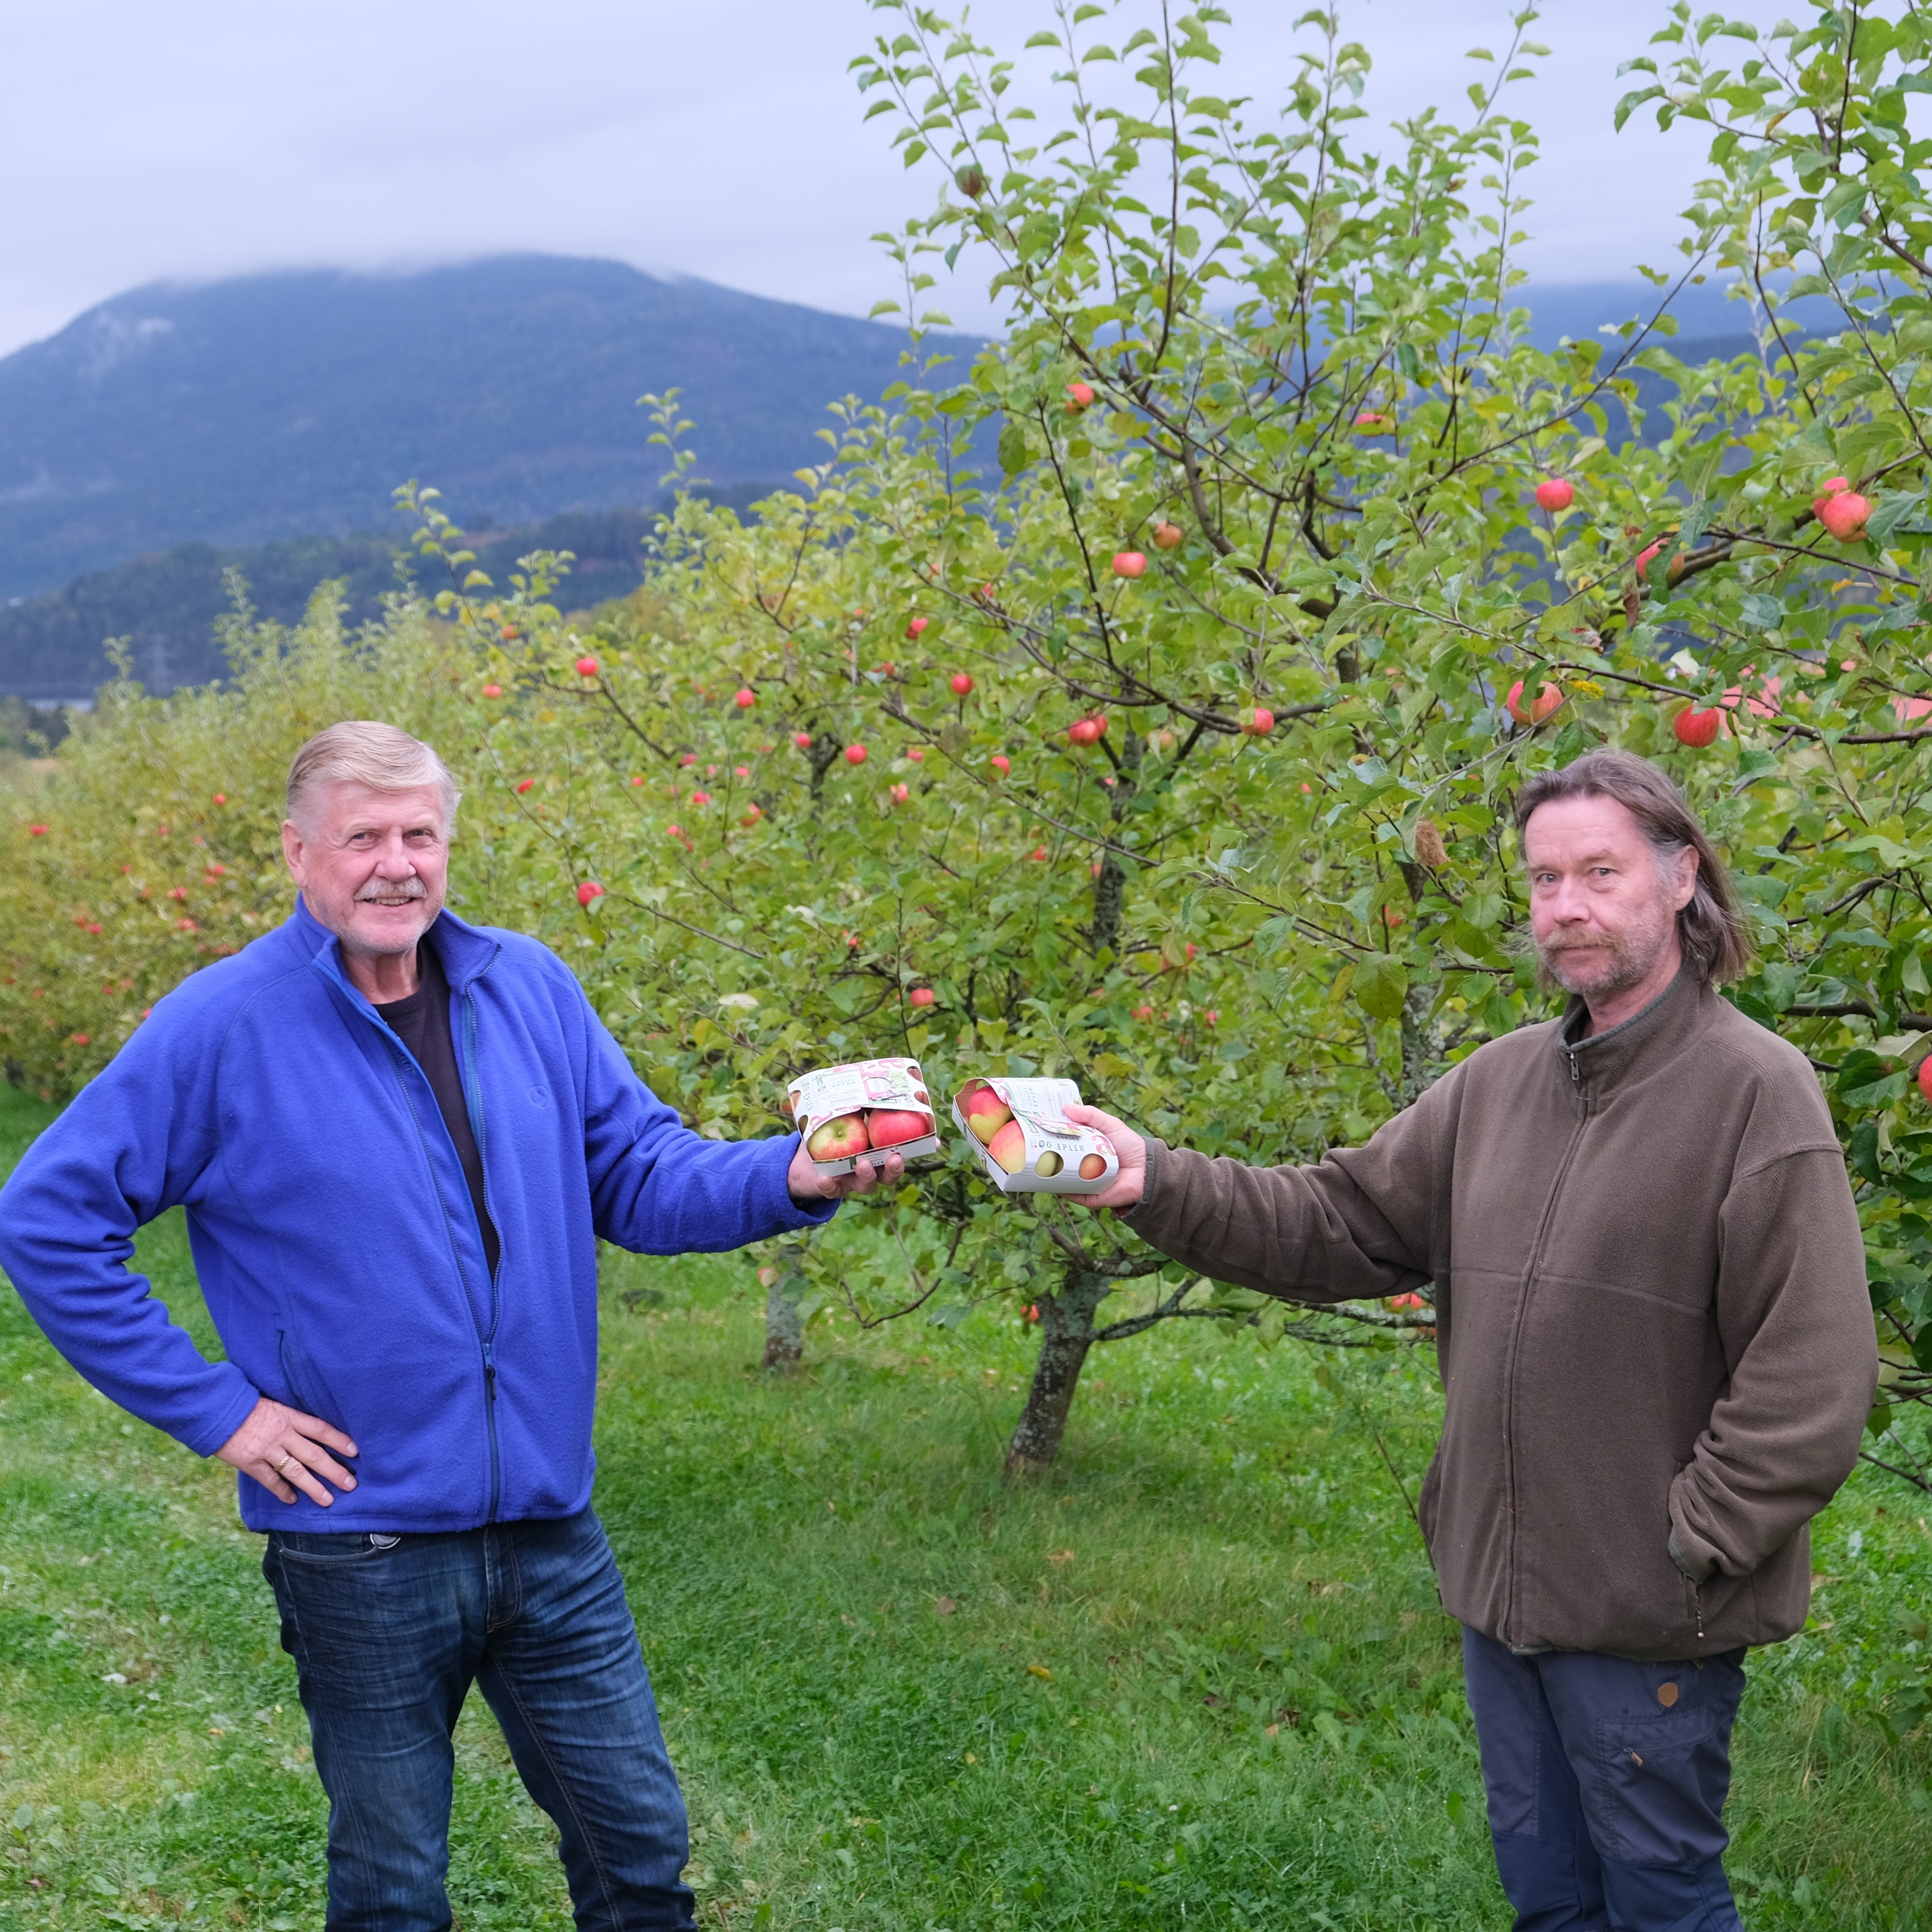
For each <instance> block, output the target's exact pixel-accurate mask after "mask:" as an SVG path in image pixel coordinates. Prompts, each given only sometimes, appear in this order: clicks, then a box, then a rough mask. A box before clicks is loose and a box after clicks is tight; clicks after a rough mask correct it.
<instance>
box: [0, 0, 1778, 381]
mask: <svg viewBox="0 0 1932 1932" xmlns="http://www.w3.org/2000/svg"><path fill="white" fill-rule="evenodd" d="M1149 10H1150V6H1149V4H1148V0H1123V4H1122V5H1121V9H1120V12H1121V15H1122V16H1124V17H1130V16H1131V17H1137V16H1139V15H1140V14H1142V13H1148V11H1149ZM1234 11H1235V15H1236V18H1235V23H1234V26H1232V28H1229V29H1228V30H1226V32H1225V34H1224V35H1223V39H1224V41H1225V43H1226V47H1227V49H1228V58H1227V59H1226V62H1224V64H1223V68H1222V69H1221V71H1220V74H1219V75H1218V76H1217V84H1219V85H1220V86H1223V87H1224V88H1226V89H1228V90H1229V91H1231V92H1236V91H1238V92H1242V93H1244V94H1248V95H1253V96H1255V97H1256V98H1257V99H1258V101H1262V102H1270V101H1274V100H1277V99H1279V98H1280V95H1281V94H1282V92H1283V89H1284V87H1285V86H1286V83H1287V82H1288V81H1289V79H1290V78H1291V77H1292V74H1293V73H1294V72H1295V67H1296V63H1297V56H1298V49H1300V48H1301V47H1302V46H1304V45H1306V44H1307V34H1306V33H1305V32H1304V33H1303V34H1297V33H1296V32H1295V30H1294V28H1293V27H1292V21H1293V20H1294V18H1295V16H1296V14H1297V13H1298V12H1299V11H1300V9H1299V7H1293V6H1289V5H1286V4H1283V0H1234ZM1748 12H1750V13H1752V14H1753V15H1754V16H1758V15H1760V14H1761V17H1764V18H1766V19H1769V17H1771V10H1770V9H1769V8H1764V9H1760V7H1758V6H1757V5H1755V4H1754V5H1751V7H1748ZM1663 17H1664V9H1663V7H1662V5H1661V4H1659V5H1658V6H1657V7H1656V8H1655V22H1656V23H1657V24H1661V23H1662V20H1663ZM894 20H895V17H894V16H892V15H891V14H889V13H879V12H877V11H875V10H873V9H872V8H871V7H869V6H868V5H865V4H864V0H705V4H704V5H702V6H697V7H693V6H691V5H688V4H682V3H681V4H679V5H670V4H668V0H547V5H545V6H544V7H543V8H541V9H540V10H538V9H532V8H531V7H529V6H527V5H524V4H523V0H517V4H515V5H511V4H509V0H466V4H463V5H460V6H459V5H455V4H452V0H420V4H418V5H415V6H412V7H398V6H396V5H394V4H393V0H383V4H382V5H376V4H372V0H332V4H331V5H329V6H328V7H308V8H299V9H298V8H290V7H248V8H245V7H237V6H236V5H233V0H170V4H169V5H168V6H166V7H155V6H154V5H151V0H68V5H64V6H62V7H17V8H14V9H13V10H11V12H10V16H9V18H8V20H7V23H6V26H5V38H4V40H0V46H5V52H6V55H7V71H8V75H9V82H10V86H9V90H8V117H9V127H8V139H7V143H6V151H5V158H4V160H0V170H4V185H3V187H0V205H4V206H5V208H6V209H7V241H8V246H7V248H6V249H5V251H4V265H0V352H4V350H7V349H10V348H12V347H17V345H18V344H20V343H21V342H23V341H28V340H31V339H32V338H34V337H37V336H40V335H45V334H47V333H49V332H52V330H54V329H57V328H58V327H59V326H62V324H64V323H66V322H67V321H68V320H70V319H71V317H73V316H74V314H77V313H78V312H79V311H80V310H82V309H83V308H86V307H87V306H89V305H91V304H92V303H93V302H97V301H99V300H101V299H104V298H105V297H106V296H110V295H112V294H115V293H118V292H119V291H121V290H124V289H126V288H128V287H133V286H135V285H136V284H140V283H142V282H145V281H150V280H154V279H159V278H208V277H214V276H219V275H227V274H232V273H236V272H243V271H246V270H249V269H260V268H268V267H283V266H311V265H319V264H326V263H340V264H342V265H344V266H355V267H363V268H368V267H375V266H384V265H388V264H400V263H423V262H429V261H437V260H460V259H462V258H463V257H469V256H472V255H475V254H486V253H493V252H496V251H504V250H514V249H525V248H535V249H545V250H550V251H559V252H564V253H581V254H594V255H601V256H608V257H615V258H617V259H619V260H625V261H628V262H631V263H635V264H637V266H640V267H645V268H651V269H658V270H660V271H661V270H665V269H670V270H676V271H682V272H685V273H688V274H691V275H700V276H703V277H705V278H707V279H709V280H711V281H718V282H721V283H724V284H727V285H730V286H732V287H738V288H742V289H746V290H751V291H753V292H754V293H759V294H763V295H769V296H781V297H784V298H786V299H790V300H793V301H799V302H807V303H810V304H812V305H815V306H818V307H821V308H829V309H833V310H838V311H844V312H846V313H849V314H863V313H865V311H866V310H867V309H868V308H870V307H871V305H872V303H873V302H874V301H876V300H877V299H880V297H881V296H889V295H891V294H892V293H895V289H894V286H893V273H892V269H891V266H890V265H889V263H886V261H885V260H883V257H882V256H881V254H880V251H879V250H878V249H877V247H876V246H875V245H874V244H873V243H872V242H871V240H870V239H869V238H870V237H871V236H872V235H873V234H874V233H875V232H877V231H878V230H880V229H892V228H895V227H897V226H899V225H900V224H901V223H903V222H904V220H906V219H907V217H910V216H911V215H913V214H917V213H920V212H922V211H925V210H926V208H928V207H929V206H930V205H931V202H932V196H933V194H934V193H935V186H936V180H935V175H933V173H932V172H931V171H930V169H927V170H926V171H922V170H920V169H913V170H912V171H910V172H908V171H907V170H906V169H904V168H903V167H901V165H900V162H899V160H898V156H897V155H896V154H895V153H893V152H892V150H891V148H890V147H889V136H888V134H887V133H886V128H887V127H889V123H886V122H880V121H874V122H873V123H871V124H870V125H867V124H865V123H864V122H863V121H862V111H863V105H864V104H862V102H861V101H860V99H859V96H858V95H857V93H856V89H855V88H854V85H853V80H852V77H851V76H850V74H848V73H847V62H849V61H850V58H851V57H852V55H853V54H855V53H856V52H859V51H860V50H862V49H864V48H865V47H866V46H868V44H869V43H870V42H871V37H872V36H873V35H874V34H877V32H879V31H881V30H882V28H885V29H889V28H891V27H892V25H893V23H894ZM1050 24H1051V13H1050V10H1049V8H1048V7H1047V6H1046V5H1045V4H1044V0H980V4H979V5H976V6H975V7H974V26H975V27H976V28H977V29H978V31H980V33H981V34H983V35H984V36H985V37H987V38H988V39H990V40H994V41H995V42H996V43H998V44H999V45H1000V46H1001V50H1002V52H1009V51H1010V52H1013V54H1015V55H1016V56H1018V57H1019V58H1020V59H1021V61H1022V74H1023V75H1024V76H1025V80H1024V81H1023V83H1022V84H1024V85H1026V86H1034V85H1035V84H1036V80H1035V77H1037V76H1040V75H1043V74H1045V73H1046V72H1047V71H1049V69H1050V66H1051V61H1050V58H1049V56H1046V55H1040V54H1032V55H1021V54H1020V52H1019V49H1020V46H1021V43H1022V42H1023V41H1024V40H1025V37H1026V35H1027V34H1028V32H1029V31H1032V30H1034V29H1035V28H1039V27H1040V26H1046V25H1050ZM1648 24H1649V22H1648V20H1647V18H1646V17H1638V18H1637V20H1636V21H1635V23H1633V17H1632V10H1628V9H1622V8H1616V7H1601V6H1595V5H1585V4H1583V0H1553V4H1552V5H1550V7H1548V8H1547V11H1546V12H1545V13H1544V17H1543V19H1542V20H1541V21H1540V22H1539V23H1538V26H1537V27H1536V28H1535V31H1536V33H1538V34H1539V35H1540V36H1541V37H1542V38H1543V39H1544V40H1546V41H1547V42H1549V43H1550V45H1551V46H1552V47H1553V49H1554V52H1553V57H1552V58H1550V60H1548V61H1547V62H1543V63H1541V65H1542V67H1543V68H1544V78H1543V79H1542V80H1541V81H1539V82H1538V83H1536V84H1535V85H1534V86H1531V87H1529V88H1527V89H1525V90H1524V91H1523V95H1522V104H1523V111H1524V112H1525V113H1526V114H1527V115H1528V116H1529V118H1531V119H1532V121H1534V122H1535V124H1537V125H1538V127H1540V129H1541V130H1542V133H1543V137H1544V158H1543V159H1542V160H1541V162H1540V163H1538V166H1536V167H1535V169H1534V170H1532V173H1531V175H1530V176H1529V180H1528V183H1527V186H1528V187H1529V191H1530V192H1532V193H1533V194H1534V196H1535V197H1536V202H1537V205H1536V206H1535V208H1534V209H1533V210H1532V212H1531V214H1530V216H1529V220H1528V221H1527V222H1526V224H1525V225H1526V226H1528V227H1529V228H1531V229H1533V230H1535V233H1536V235H1537V237H1538V239H1536V240H1535V242H1534V243H1533V244H1532V245H1531V247H1530V248H1529V249H1528V251H1526V262H1527V263H1528V264H1529V266H1530V267H1531V268H1532V271H1533V272H1534V273H1535V275H1537V277H1538V279H1540V280H1571V279H1591V280H1607V279H1611V278H1619V277H1622V276H1623V275H1626V274H1628V272H1629V271H1630V269H1631V264H1632V263H1634V261H1636V260H1638V259H1640V258H1644V259H1649V260H1653V261H1661V260H1665V259H1667V258H1668V257H1669V256H1670V252H1671V250H1672V247H1673V243H1674V242H1675V239H1676V234H1677V232H1678V223H1677V221H1676V210H1677V209H1678V208H1679V207H1680V206H1681V205H1683V203H1684V202H1685V201H1686V200H1688V191H1689V188H1690V185H1691V182H1692V181H1694V179H1695V178H1696V177H1697V173H1698V172H1699V163H1700V160H1701V157H1702V154H1703V145H1704V134H1703V130H1698V129H1696V128H1694V127H1686V128H1685V129H1682V130H1673V132H1672V133H1670V135H1668V136H1660V135H1659V134H1658V133H1657V131H1656V130H1655V127H1654V126H1652V127H1638V126H1637V125H1636V124H1633V126H1632V127H1631V128H1630V129H1629V130H1627V131H1626V132H1625V133H1624V134H1623V135H1622V136H1616V135H1614V134H1613V133H1612V131H1611V128H1610V113H1611V109H1612V107H1613V104H1614V102H1615V101H1616V98H1617V96H1618V95H1619V93H1621V92H1622V91H1623V89H1625V87H1627V86H1629V84H1630V83H1628V81H1625V80H1618V79H1617V78H1616V74H1615V72H1614V70H1615V68H1616V65H1617V63H1618V62H1619V61H1620V60H1622V59H1625V58H1628V57H1629V56H1630V55H1632V54H1634V53H1637V52H1641V51H1642V50H1643V49H1642V42H1643V39H1644V37H1645V34H1646V31H1647V26H1648ZM1344 30H1345V31H1346V33H1347V34H1349V35H1350V36H1351V37H1355V38H1358V39H1360V40H1362V41H1364V43H1366V44H1367V46H1368V47H1369V49H1370V52H1371V54H1372V55H1373V56H1374V57H1375V59H1376V70H1375V73H1374V75H1373V78H1372V81H1371V83H1370V91H1369V94H1368V97H1367V103H1366V104H1367V106H1368V107H1369V108H1370V116H1371V118H1370V120H1369V121H1367V122H1365V123H1361V124H1358V126H1359V127H1361V128H1362V129H1364V135H1363V136H1362V138H1365V139H1375V138H1378V137H1377V136H1375V135H1374V133H1373V131H1372V130H1375V129H1376V128H1377V127H1386V125H1387V123H1388V120H1389V119H1390V118H1391V117H1392V116H1395V115H1401V114H1406V113H1413V112H1415V111H1417V110H1418V109H1420V108H1421V107H1424V106H1427V105H1430V104H1435V105H1439V106H1441V107H1445V108H1446V109H1448V110H1452V111H1453V110H1458V109H1460V107H1461V106H1462V105H1463V102H1462V97H1461V89H1462V88H1463V86H1464V85H1465V84H1466V81H1467V80H1468V78H1469V77H1470V76H1471V75H1472V74H1475V73H1476V72H1478V71H1479V70H1478V69H1475V68H1470V67H1469V66H1468V65H1467V64H1466V62H1465V61H1464V59H1463V55H1464V53H1465V51H1466V49H1467V48H1468V47H1469V46H1471V45H1473V44H1475V43H1479V42H1486V43H1487V44H1489V45H1490V46H1492V47H1494V48H1497V49H1500V46H1502V43H1504V40H1505V38H1506V36H1507V34H1508V31H1509V29H1508V17H1507V11H1506V9H1505V7H1502V6H1500V5H1487V4H1485V5H1475V4H1471V0H1357V4H1355V5H1352V6H1348V7H1345V12H1344ZM1109 31H1110V32H1114V31H1116V30H1115V29H1114V28H1112V27H1110V28H1109ZM1121 37H1124V35H1122V36H1121ZM1380 138H1382V139H1383V140H1384V143H1385V145H1386V137H1385V136H1383V137H1380ZM968 261H969V262H970V258H968ZM984 279H985V278H984V275H983V272H975V274H974V279H971V280H969V279H968V275H967V274H965V273H962V276H961V278H960V279H959V286H958V287H955V288H953V289H950V290H943V291H941V293H940V295H939V297H938V299H940V300H941V302H942V303H943V305H944V306H945V307H946V308H947V310H948V311H949V312H950V313H951V314H953V316H954V317H955V319H956V320H957V321H958V322H959V323H961V324H962V326H971V325H983V324H984V323H985V322H986V320H987V318H988V317H989V314H990V311H989V310H988V308H987V307H986V303H985V302H984V300H983V296H981V294H980V290H981V289H982V288H983V284H984Z"/></svg>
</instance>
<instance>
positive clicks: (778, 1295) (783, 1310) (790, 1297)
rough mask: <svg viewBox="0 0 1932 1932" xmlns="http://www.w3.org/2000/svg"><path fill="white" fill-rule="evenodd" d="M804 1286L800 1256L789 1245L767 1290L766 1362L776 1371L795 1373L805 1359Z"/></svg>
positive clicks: (771, 1369)
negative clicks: (775, 1276)
mask: <svg viewBox="0 0 1932 1932" xmlns="http://www.w3.org/2000/svg"><path fill="white" fill-rule="evenodd" d="M804 1360H805V1276H804V1274H803V1272H802V1271H801V1270H800V1268H799V1265H798V1256H797V1254H796V1252H794V1251H793V1250H791V1249H789V1248H787V1249H786V1250H784V1251H783V1259H781V1262H779V1265H778V1280H775V1282H773V1283H772V1285H771V1286H770V1287H769V1289H766V1291H765V1367H766V1369H767V1370H769V1371H770V1372H771V1373H772V1374H774V1375H781V1376H788V1375H791V1374H793V1373H796V1371H797V1370H798V1368H799V1365H800V1364H802V1362H803V1361H804Z"/></svg>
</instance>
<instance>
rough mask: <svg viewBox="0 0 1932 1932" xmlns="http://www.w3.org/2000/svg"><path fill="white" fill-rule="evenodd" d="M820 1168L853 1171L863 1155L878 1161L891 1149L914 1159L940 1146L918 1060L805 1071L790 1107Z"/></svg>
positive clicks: (791, 1092)
mask: <svg viewBox="0 0 1932 1932" xmlns="http://www.w3.org/2000/svg"><path fill="white" fill-rule="evenodd" d="M785 1111H786V1112H787V1113H789V1114H790V1115H791V1117H792V1119H793V1121H794V1122H795V1123H796V1125H797V1127H798V1130H799V1133H801V1134H802V1135H803V1136H805V1152H806V1153H807V1154H810V1155H811V1160H812V1164H813V1166H815V1167H816V1168H817V1169H818V1171H819V1172H820V1174H850V1172H852V1171H853V1169H854V1168H855V1167H856V1166H857V1164H858V1160H859V1155H861V1154H866V1153H870V1154H872V1155H874V1157H875V1159H874V1161H873V1165H874V1166H875V1167H876V1166H880V1164H881V1163H883V1160H884V1158H885V1157H886V1155H887V1154H902V1155H903V1156H904V1157H905V1158H906V1159H907V1160H917V1159H918V1158H919V1156H920V1155H922V1154H937V1153H938V1151H939V1130H938V1126H937V1124H936V1123H935V1121H934V1120H933V1118H932V1097H931V1096H930V1095H929V1094H927V1092H926V1076H924V1075H923V1074H922V1073H920V1072H919V1062H918V1061H916V1060H856V1061H852V1062H851V1063H850V1064H849V1065H847V1066H844V1067H818V1068H816V1069H814V1070H813V1071H812V1072H811V1073H801V1074H800V1075H799V1076H798V1078H797V1079H796V1080H794V1081H793V1082H792V1083H791V1085H790V1087H789V1088H787V1090H786V1109H785Z"/></svg>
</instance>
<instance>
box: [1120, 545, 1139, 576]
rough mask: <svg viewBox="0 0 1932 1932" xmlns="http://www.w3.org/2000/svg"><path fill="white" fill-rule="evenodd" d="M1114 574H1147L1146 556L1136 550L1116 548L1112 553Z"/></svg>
mask: <svg viewBox="0 0 1932 1932" xmlns="http://www.w3.org/2000/svg"><path fill="white" fill-rule="evenodd" d="M1114 574H1115V576H1116V577H1145V575H1146V574H1147V558H1146V556H1145V554H1144V553H1142V552H1141V551H1139V550H1116V551H1115V553H1114Z"/></svg>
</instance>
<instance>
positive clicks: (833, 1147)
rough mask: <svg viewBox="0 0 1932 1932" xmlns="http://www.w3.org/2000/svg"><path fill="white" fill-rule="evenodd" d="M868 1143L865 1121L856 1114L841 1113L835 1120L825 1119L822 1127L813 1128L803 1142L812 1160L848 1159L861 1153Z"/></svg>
mask: <svg viewBox="0 0 1932 1932" xmlns="http://www.w3.org/2000/svg"><path fill="white" fill-rule="evenodd" d="M868 1145H870V1143H869V1142H868V1141H867V1139H866V1138H865V1121H863V1120H862V1119H861V1118H860V1117H859V1115H856V1114H841V1115H839V1117H838V1119H836V1120H835V1121H826V1123H825V1124H824V1126H823V1127H818V1128H815V1129H814V1130H813V1133H812V1136H811V1139H809V1140H808V1141H807V1142H805V1152H806V1153H807V1154H810V1155H811V1157H812V1159H813V1160H850V1159H851V1158H852V1157H853V1155H854V1154H863V1153H864V1152H865V1149H866V1148H867V1147H868Z"/></svg>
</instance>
